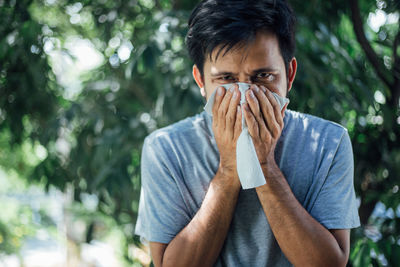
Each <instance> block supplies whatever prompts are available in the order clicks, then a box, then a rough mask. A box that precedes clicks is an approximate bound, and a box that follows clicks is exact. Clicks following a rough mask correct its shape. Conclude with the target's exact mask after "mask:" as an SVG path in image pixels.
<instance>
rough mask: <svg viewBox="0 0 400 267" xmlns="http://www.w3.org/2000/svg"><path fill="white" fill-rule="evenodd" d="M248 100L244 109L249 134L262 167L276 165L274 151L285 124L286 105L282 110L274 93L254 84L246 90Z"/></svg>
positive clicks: (243, 106)
mask: <svg viewBox="0 0 400 267" xmlns="http://www.w3.org/2000/svg"><path fill="white" fill-rule="evenodd" d="M246 100H247V103H245V104H242V109H243V112H244V117H245V120H246V123H247V127H248V130H249V134H250V136H251V137H252V140H253V143H254V147H255V149H256V152H257V157H258V160H259V161H260V165H261V167H266V168H267V169H269V168H270V167H272V166H275V165H276V163H275V157H274V151H275V147H276V143H277V142H278V139H279V137H280V136H281V133H282V129H283V126H284V123H283V114H284V111H285V108H286V106H285V107H284V108H283V109H282V111H281V108H280V106H279V104H278V103H277V101H276V100H275V98H274V96H273V95H272V93H271V92H270V91H269V90H268V89H266V88H265V87H264V86H257V85H252V86H251V88H250V90H247V92H246Z"/></svg>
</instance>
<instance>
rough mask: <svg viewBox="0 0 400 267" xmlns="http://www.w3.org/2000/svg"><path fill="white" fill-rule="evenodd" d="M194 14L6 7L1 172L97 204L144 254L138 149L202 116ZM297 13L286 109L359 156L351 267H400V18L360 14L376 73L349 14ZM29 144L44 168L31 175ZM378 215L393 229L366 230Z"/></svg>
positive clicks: (167, 5) (184, 5)
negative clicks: (88, 50)
mask: <svg viewBox="0 0 400 267" xmlns="http://www.w3.org/2000/svg"><path fill="white" fill-rule="evenodd" d="M196 2H197V1H193V0H175V1H167V0H158V1H154V0H129V1H122V0H116V1H111V0H93V1H89V0H81V1H75V0H45V1H39V0H18V1H15V0H11V1H8V0H0V142H2V146H1V147H2V150H1V151H0V166H2V168H4V169H6V170H14V171H16V172H18V173H19V174H20V176H21V177H24V178H25V179H26V180H28V181H29V182H37V183H43V184H45V186H46V188H49V186H55V187H57V188H59V189H60V190H62V191H66V189H67V187H68V188H72V191H73V196H74V199H75V200H76V201H83V199H84V198H85V196H87V195H92V196H95V197H96V198H97V200H98V202H97V203H98V204H97V206H96V209H97V211H98V212H101V213H102V214H105V215H106V216H109V217H110V218H113V219H114V220H115V222H116V223H117V224H118V225H119V226H120V227H121V229H122V230H123V231H124V234H125V236H126V244H132V243H135V244H138V243H139V240H138V238H137V237H135V236H134V235H133V229H134V222H135V221H136V216H137V209H138V197H139V191H140V177H139V173H140V152H141V146H142V142H143V139H144V137H145V136H146V135H148V134H149V133H150V132H151V131H153V130H155V129H156V128H160V127H163V126H165V125H168V124H170V123H173V122H176V121H177V120H179V119H183V118H185V117H187V116H191V115H194V114H196V113H198V112H200V111H201V110H202V106H203V104H204V101H203V99H202V98H201V95H200V93H199V90H198V88H197V87H196V86H195V84H194V82H193V80H192V77H191V67H192V63H191V62H190V61H189V60H188V55H187V52H186V49H185V45H184V36H185V33H186V30H187V28H186V23H187V19H188V16H189V14H190V11H191V9H192V8H193V7H194V5H195V4H196ZM290 2H291V3H292V5H293V8H294V9H295V11H296V13H297V16H298V26H297V30H298V32H297V47H298V48H297V53H296V57H297V59H298V63H299V69H298V74H297V78H296V82H295V84H294V89H293V90H291V93H290V95H289V97H290V98H291V106H290V108H291V109H294V110H298V111H301V112H306V113H311V114H314V115H317V116H321V117H324V118H326V119H329V120H333V121H336V122H338V123H341V124H342V125H344V126H345V127H346V128H347V129H348V130H349V134H350V136H351V139H352V142H353V149H354V156H355V188H356V191H357V195H358V196H359V197H360V200H361V205H360V215H361V219H362V227H361V228H359V229H357V230H355V231H353V232H352V253H351V257H350V263H349V265H352V266H369V265H370V264H372V265H373V266H381V265H382V266H384V265H389V266H395V265H398V264H399V259H398V255H399V254H400V253H399V250H400V245H399V244H400V241H399V234H400V229H399V215H400V214H398V212H397V213H396V211H397V208H398V207H399V204H400V193H399V180H398V177H399V175H400V165H399V164H398V163H399V162H400V149H399V146H400V142H399V140H398V138H399V136H400V133H399V124H400V120H399V115H400V114H399V106H398V99H396V97H395V96H396V92H397V93H398V90H400V89H399V88H400V83H397V84H396V81H399V80H400V79H399V77H398V76H399V75H400V74H399V73H400V71H397V70H399V69H400V63H399V62H400V60H398V59H397V58H398V57H400V37H398V36H400V35H399V28H400V27H399V19H398V16H399V14H400V13H399V12H400V4H399V2H398V1H396V0H386V1H383V0H378V1H369V0H359V1H358V4H359V14H360V16H361V19H362V22H363V27H362V28H363V30H364V31H365V36H366V39H367V41H368V43H369V44H370V45H371V47H372V48H373V49H374V51H375V53H376V57H377V58H378V63H379V64H380V65H379V68H376V66H375V65H374V64H371V61H370V59H369V58H367V56H366V53H365V49H363V47H362V46H361V45H360V43H359V41H358V39H357V37H356V34H355V31H354V25H356V24H354V13H353V15H352V10H351V4H352V3H354V2H355V1H354V0H352V1H346V0H339V1H321V0H312V1H306V2H304V1H298V0H292V1H290ZM376 12H385V14H386V15H390V16H391V17H392V18H396V16H397V20H393V21H394V22H393V21H392V22H391V21H389V20H387V21H386V23H383V25H382V26H381V27H380V28H379V29H378V30H377V31H374V30H373V29H371V27H369V25H368V24H367V21H368V20H369V19H370V17H371V14H375V13H376ZM356 28H357V27H356ZM396 36H397V37H396ZM74 40H75V42H74ZM76 40H81V41H85V42H86V43H89V44H90V46H91V47H92V49H95V50H96V51H97V53H98V54H99V55H100V56H99V63H98V64H97V65H96V66H95V67H93V68H87V69H79V68H77V67H76V66H78V65H79V64H78V63H79V62H80V64H82V62H81V61H82V60H80V59H79V55H77V54H76V53H75V52H74V51H76V50H79V49H81V48H80V47H78V45H77V44H78V42H76ZM396 40H399V41H396ZM74 49H75V50H74ZM90 56H91V54H88V56H87V57H86V59H87V60H88V61H90V60H91V58H90ZM60 62H64V63H65V62H69V63H68V64H70V65H72V66H75V67H76V72H79V73H78V76H73V75H74V74H71V73H66V71H65V70H64V69H63V68H61V67H60ZM74 64H75V65H74ZM77 64H78V65H77ZM379 73H383V74H382V75H379ZM68 75H72V76H68ZM75 75H77V74H76V73H75ZM65 76H68V77H69V79H66V78H65ZM382 77H385V78H384V79H385V80H387V81H389V82H385V81H383V80H382ZM3 144H4V145H3ZM27 144H30V147H31V149H33V150H34V151H36V152H37V153H36V152H35V153H36V154H38V160H36V161H34V162H31V163H29V164H28V163H26V160H24V153H23V151H24V150H23V147H25V148H26V147H27V146H28V145H27ZM18 151H21V152H18ZM380 202H381V203H383V204H384V205H385V207H386V209H388V210H392V211H394V214H395V215H394V216H392V217H384V218H376V217H374V216H371V215H372V214H373V211H374V209H375V206H376V204H377V203H380ZM87 219H88V220H87V223H88V225H90V224H91V223H93V222H90V217H88V218H87ZM371 228H372V229H375V231H378V232H379V233H380V235H379V237H378V238H377V239H374V238H375V237H374V236H373V235H371V234H370V232H371V231H369V229H371ZM1 229H3V228H0V231H1ZM88 229H90V227H88ZM87 236H88V238H87V240H86V241H87V242H89V241H90V236H91V235H89V234H88V235H87ZM0 249H1V247H0ZM131 260H132V259H131ZM396 263H397V264H396Z"/></svg>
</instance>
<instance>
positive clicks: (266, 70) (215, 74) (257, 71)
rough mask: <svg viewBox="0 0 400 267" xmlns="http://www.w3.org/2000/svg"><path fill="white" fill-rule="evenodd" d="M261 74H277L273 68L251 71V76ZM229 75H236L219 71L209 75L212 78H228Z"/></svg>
mask: <svg viewBox="0 0 400 267" xmlns="http://www.w3.org/2000/svg"><path fill="white" fill-rule="evenodd" d="M262 72H278V69H274V68H269V67H265V68H259V69H256V70H253V71H252V74H253V75H254V74H257V73H262ZM229 75H232V76H234V75H236V73H233V72H229V71H219V72H217V73H211V76H212V77H218V76H229Z"/></svg>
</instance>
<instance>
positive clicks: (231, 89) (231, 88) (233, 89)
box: [229, 85, 235, 93]
mask: <svg viewBox="0 0 400 267" xmlns="http://www.w3.org/2000/svg"><path fill="white" fill-rule="evenodd" d="M229 91H231V93H233V91H235V86H234V85H232V86H231V87H230V88H229Z"/></svg>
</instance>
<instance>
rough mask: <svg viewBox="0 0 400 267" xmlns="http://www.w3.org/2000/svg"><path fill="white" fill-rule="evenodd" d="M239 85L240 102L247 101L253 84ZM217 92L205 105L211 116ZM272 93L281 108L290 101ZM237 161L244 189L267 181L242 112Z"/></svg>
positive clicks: (225, 85)
mask: <svg viewBox="0 0 400 267" xmlns="http://www.w3.org/2000/svg"><path fill="white" fill-rule="evenodd" d="M232 85H234V84H224V85H222V86H223V87H225V88H226V89H229V88H230V87H231V86H232ZM237 85H238V86H239V90H240V93H241V97H240V104H243V103H246V97H245V92H246V91H247V90H249V89H250V86H251V84H248V83H237ZM216 92H217V90H214V92H213V93H212V94H211V96H210V98H209V99H208V101H207V103H206V105H205V107H204V110H205V111H206V112H207V113H208V114H209V115H211V116H212V107H213V105H214V100H215V94H216ZM272 94H273V96H274V97H275V99H276V101H277V102H278V103H279V105H280V107H281V110H282V109H283V107H284V106H285V104H286V103H289V99H287V98H284V97H281V96H280V95H278V94H276V93H274V92H272ZM242 112H243V111H242ZM236 162H237V172H238V175H239V180H240V183H241V185H242V188H243V189H249V188H255V187H258V186H261V185H264V184H265V183H266V181H265V177H264V174H263V172H262V169H261V166H260V163H259V161H258V158H257V153H256V149H255V147H254V144H253V140H252V139H251V136H250V134H249V132H248V129H247V125H246V122H245V119H244V114H242V132H241V134H240V136H239V138H238V140H237V144H236Z"/></svg>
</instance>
